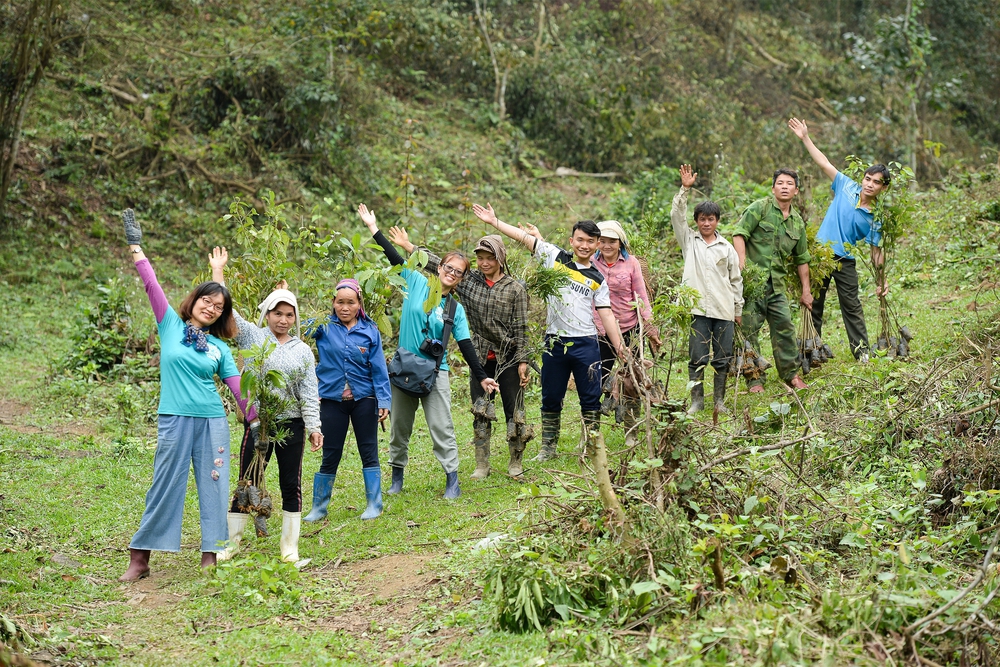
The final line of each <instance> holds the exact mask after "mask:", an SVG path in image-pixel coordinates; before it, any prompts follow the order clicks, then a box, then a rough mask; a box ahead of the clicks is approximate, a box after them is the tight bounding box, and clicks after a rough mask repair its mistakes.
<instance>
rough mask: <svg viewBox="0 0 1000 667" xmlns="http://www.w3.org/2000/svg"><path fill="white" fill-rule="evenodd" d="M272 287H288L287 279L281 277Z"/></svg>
mask: <svg viewBox="0 0 1000 667" xmlns="http://www.w3.org/2000/svg"><path fill="white" fill-rule="evenodd" d="M274 289H288V281H287V280H285V279H284V278H282V279H281V280H279V281H278V284H276V285H275V286H274Z"/></svg>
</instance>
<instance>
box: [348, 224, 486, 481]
mask: <svg viewBox="0 0 1000 667" xmlns="http://www.w3.org/2000/svg"><path fill="white" fill-rule="evenodd" d="M358 215H359V216H360V217H361V220H363V221H364V223H365V225H367V226H368V230H369V231H370V232H371V233H372V237H373V238H374V239H375V242H376V243H378V244H379V246H381V248H382V252H384V253H385V256H386V258H387V259H388V260H389V263H390V264H393V265H394V266H395V265H402V264H405V263H406V261H405V260H404V259H403V256H402V255H400V254H399V251H397V250H396V248H395V247H393V245H392V243H391V242H390V241H389V239H387V238H386V237H385V235H384V234H383V233H382V232H381V231H379V228H378V223H377V222H376V219H375V213H374V212H373V211H369V210H368V207H367V206H365V205H364V204H359V205H358ZM468 270H469V260H468V259H467V258H466V256H465V255H463V254H462V253H460V252H458V251H452V252H450V253H448V254H447V255H445V256H444V257H443V258H441V262H440V264H439V265H438V271H437V275H438V278H439V279H440V280H441V301H440V303H438V304H437V305H436V306H435V307H434V308H432V309H431V312H429V313H426V312H424V302H425V301H426V300H427V298H428V296H429V295H430V285H429V283H428V282H427V278H426V277H425V276H423V275H422V274H421V273H420V272H419V271H413V270H411V269H403V272H402V276H403V278H405V279H406V296H405V297H404V298H403V307H402V310H401V312H400V315H399V346H400V347H402V348H404V349H405V350H408V351H409V352H411V353H413V354H415V355H417V356H419V357H422V358H424V359H432V360H433V359H435V358H434V357H431V356H429V355H428V354H426V353H425V352H424V351H423V350H422V348H424V347H425V346H424V345H423V343H424V340H425V339H427V340H430V341H438V340H440V339H441V333H442V331H443V330H444V317H445V308H446V307H447V306H448V305H449V299H450V297H451V296H452V294H451V293H452V290H454V289H455V287H456V286H457V285H458V283H459V282H461V280H462V278H463V277H464V276H465V274H466V272H467V271H468ZM452 332H453V335H454V337H455V341H456V342H457V343H458V349H459V350H461V352H462V356H463V357H465V361H466V362H467V363H468V364H469V369H470V370H471V371H472V374H473V375H474V376H475V378H476V379H477V380H478V381H479V383H480V386H482V388H483V391H485V392H486V393H487V394H491V393H493V392H494V391H496V390H497V389H499V387H500V386H499V385H498V384H497V382H496V380H494V379H493V378H491V377H487V376H486V372H485V371H484V370H483V367H482V364H480V362H479V357H478V356H477V355H476V347H475V346H474V345H473V344H472V340H471V335H470V333H469V323H468V320H467V319H466V316H465V309H464V308H462V304H456V308H455V315H454V324H453V329H452ZM447 360H448V350H447V349H445V350H444V352H443V354H442V355H441V365H440V369H439V371H438V373H437V379H436V380H435V381H434V384H433V387H432V389H431V392H430V394H428V395H426V396H423V397H421V398H415V397H413V396H410V395H409V394H407V393H405V392H404V391H402V390H401V389H399V388H398V387H396V386H395V385H393V386H392V415H391V417H390V422H391V424H392V438H391V439H390V440H389V464H390V465H391V466H392V486H390V487H389V490H388V493H389V494H396V493H399V492H401V491H402V490H403V470H404V468H405V467H406V464H407V462H408V460H409V444H410V434H411V433H412V432H413V418H414V416H416V413H417V407H419V406H420V405H423V407H424V417H425V418H426V419H427V428H428V430H429V431H430V434H431V442H432V443H433V445H434V456H436V457H437V460H438V462H439V463H440V464H441V467H442V468H444V472H445V489H444V497H445V498H446V499H448V500H451V499H454V498H458V497H459V495H460V494H461V489H460V488H459V485H458V443H457V442H456V440H455V424H454V422H452V419H451V385H450V384H449V380H448V362H447Z"/></svg>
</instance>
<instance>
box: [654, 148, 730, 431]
mask: <svg viewBox="0 0 1000 667" xmlns="http://www.w3.org/2000/svg"><path fill="white" fill-rule="evenodd" d="M697 178H698V174H695V173H694V172H693V171H692V170H691V165H688V164H685V165H681V189H680V191H679V192H678V193H677V194H676V195H674V201H673V205H672V206H671V207H670V221H671V223H672V224H673V227H674V236H675V237H676V238H677V243H678V245H680V247H681V252H682V253H683V254H684V277H683V279H682V281H681V283H682V284H684V285H687V286H688V287H693V288H694V289H696V290H698V293H699V294H700V295H701V298H700V299H699V301H698V304H697V305H696V306H695V307H694V308H693V309H692V310H691V315H692V319H691V340H690V346H689V351H690V354H691V360H690V361H689V362H688V377H689V379H690V380H692V381H693V382H694V383H695V385H694V386H693V387H692V388H691V407H690V409H689V410H688V412H689V413H690V414H694V413H696V412H699V411H701V410H702V409H704V407H705V388H704V384H703V382H702V381H703V379H704V377H705V367H706V366H707V365H708V363H709V348H710V347H711V363H712V367H713V368H714V369H715V385H714V387H713V395H714V398H715V409H716V410H718V411H719V412H724V411H725V397H726V377H727V376H728V374H729V360H730V359H731V358H732V356H733V335H734V333H735V325H734V324H733V322H734V321H735V322H736V323H739V322H740V320H741V316H742V314H743V276H742V274H741V273H740V259H739V256H738V255H737V254H736V249H735V248H733V246H732V244H730V243H729V241H727V240H726V239H724V238H723V237H722V235H721V234H719V233H718V232H717V231H716V227H718V226H719V218H721V216H722V210H721V209H720V208H719V205H718V204H716V203H715V202H712V201H704V202H701V203H700V204H698V205H697V206H696V207H695V209H694V222H695V226H696V229H691V228H690V227H688V225H687V221H686V219H685V218H687V193H688V190H690V189H691V186H693V185H694V182H695V179H697Z"/></svg>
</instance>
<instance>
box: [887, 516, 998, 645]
mask: <svg viewBox="0 0 1000 667" xmlns="http://www.w3.org/2000/svg"><path fill="white" fill-rule="evenodd" d="M998 541H1000V530H997V532H995V533H993V540H992V541H991V542H990V547H989V549H987V550H986V555H985V556H984V557H983V564H982V565H981V566H979V571H978V572H976V576H975V577H974V578H973V580H972V583H970V584H969V585H968V586H966V587H965V589H964V590H963V591H962V592H961V593H959V594H958V595H956V596H955V597H953V598H952V599H950V600H948V601H947V602H945V603H944V604H943V605H941V606H940V607H938V608H937V609H935V610H934V611H932V612H931V613H929V614H927V615H926V616H924V617H923V618H921V619H919V620H916V621H914V622H913V623H911V624H910V625H908V626H906V627H905V628H904V629H903V632H904V633H906V634H907V635H910V636H912V637H913V638H914V639H916V638H917V637H919V636H920V634H921V633H922V632H923V631H924V629H925V628H926V627H927V624H928V623H930V622H931V621H933V620H934V619H935V618H937V617H938V616H940V615H941V614H943V613H944V612H946V611H948V610H949V609H951V608H952V607H954V606H955V605H956V604H957V603H958V602H959V601H960V600H962V599H964V598H965V597H966V596H967V595H968V594H969V593H971V592H972V591H973V590H974V589H975V588H976V587H977V586H978V585H979V584H980V583H982V581H983V579H985V578H986V572H987V570H988V569H989V566H990V561H991V560H993V552H995V551H996V548H997V542H998ZM914 631H916V632H914Z"/></svg>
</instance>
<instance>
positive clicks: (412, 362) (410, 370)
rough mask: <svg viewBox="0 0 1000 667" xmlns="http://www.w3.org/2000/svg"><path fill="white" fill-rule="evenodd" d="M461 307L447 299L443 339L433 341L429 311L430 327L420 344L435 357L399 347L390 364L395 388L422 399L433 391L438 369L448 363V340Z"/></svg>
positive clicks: (426, 329)
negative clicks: (446, 357)
mask: <svg viewBox="0 0 1000 667" xmlns="http://www.w3.org/2000/svg"><path fill="white" fill-rule="evenodd" d="M457 308H458V302H457V301H455V299H454V298H453V297H451V296H449V297H448V299H447V301H446V302H445V315H444V329H442V330H441V340H439V341H437V340H432V339H431V338H430V337H429V336H428V333H429V330H430V326H429V325H430V313H428V314H427V322H428V326H427V327H425V328H424V332H425V334H424V335H425V338H424V342H423V343H421V344H420V350H421V351H422V352H424V354H429V355H432V356H433V357H434V358H433V359H425V358H424V357H421V356H420V355H418V354H414V353H413V352H410V351H409V350H407V349H405V348H403V347H399V348H396V354H394V355H393V356H392V359H391V360H390V361H389V366H388V370H389V382H390V383H392V385H393V386H394V387H397V388H399V389H400V391H402V392H403V393H405V394H407V395H408V396H412V397H414V398H422V397H424V396H427V395H428V394H430V393H431V390H432V389H434V381H435V380H437V376H438V371H439V370H441V364H442V363H443V362H444V354H445V352H446V351H447V350H448V339H449V338H451V328H452V325H453V324H454V322H455V310H456V309H457ZM438 346H440V347H438ZM437 352H439V353H437ZM435 353H437V354H435Z"/></svg>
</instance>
